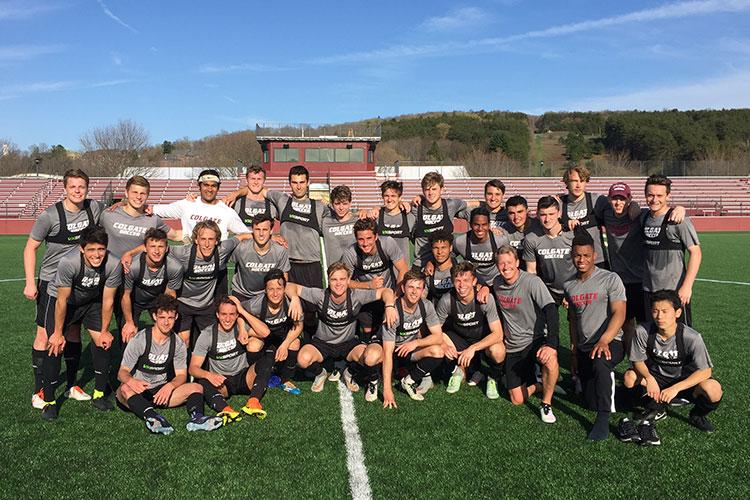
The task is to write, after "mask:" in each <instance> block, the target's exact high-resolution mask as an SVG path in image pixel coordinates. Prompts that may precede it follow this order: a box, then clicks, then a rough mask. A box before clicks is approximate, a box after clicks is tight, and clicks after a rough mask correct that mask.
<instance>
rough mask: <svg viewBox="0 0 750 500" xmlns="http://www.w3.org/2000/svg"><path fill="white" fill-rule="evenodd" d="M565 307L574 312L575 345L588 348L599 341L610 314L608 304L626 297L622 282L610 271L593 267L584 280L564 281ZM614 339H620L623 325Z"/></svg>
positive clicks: (610, 310)
mask: <svg viewBox="0 0 750 500" xmlns="http://www.w3.org/2000/svg"><path fill="white" fill-rule="evenodd" d="M564 288H565V298H567V299H568V308H569V310H572V311H573V312H574V313H575V315H576V335H577V337H578V349H579V350H580V351H582V352H589V351H591V349H593V348H594V345H595V344H596V343H597V342H599V338H600V337H601V336H602V334H603V333H604V331H605V330H606V329H607V325H608V324H609V319H610V318H611V317H612V309H611V307H610V304H611V303H612V302H617V301H623V302H624V301H625V300H626V299H625V285H623V284H622V280H621V279H620V277H619V276H618V275H617V274H616V273H613V272H611V271H605V270H604V269H600V268H598V267H594V271H593V272H592V273H591V276H589V277H588V279H587V280H586V281H581V280H579V279H577V278H576V279H572V280H570V281H566V282H565V287H564ZM614 340H622V328H621V329H620V331H618V332H617V335H616V336H615V338H614Z"/></svg>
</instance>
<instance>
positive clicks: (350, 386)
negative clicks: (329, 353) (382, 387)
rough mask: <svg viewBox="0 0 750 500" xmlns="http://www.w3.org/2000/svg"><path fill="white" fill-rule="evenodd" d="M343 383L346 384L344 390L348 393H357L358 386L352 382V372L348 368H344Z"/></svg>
mask: <svg viewBox="0 0 750 500" xmlns="http://www.w3.org/2000/svg"><path fill="white" fill-rule="evenodd" d="M344 383H345V384H346V388H347V389H349V390H350V391H352V392H358V391H359V384H358V383H357V382H356V381H355V380H354V376H353V375H352V372H350V371H349V368H344Z"/></svg>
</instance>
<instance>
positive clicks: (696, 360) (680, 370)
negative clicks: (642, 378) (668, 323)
mask: <svg viewBox="0 0 750 500" xmlns="http://www.w3.org/2000/svg"><path fill="white" fill-rule="evenodd" d="M684 328H685V329H684V331H683V340H684V343H685V360H686V363H685V365H684V366H662V365H658V364H657V365H656V366H655V367H653V368H652V370H656V371H657V372H658V373H659V374H660V375H663V376H665V377H670V378H680V379H683V378H686V377H689V376H690V374H691V373H694V372H696V371H698V370H705V369H706V368H713V367H714V365H713V363H711V357H710V356H709V355H708V349H706V344H705V343H704V342H703V337H702V336H701V334H700V333H698V332H696V331H695V330H693V329H692V328H690V327H689V326H685V327H684ZM647 349H648V330H646V328H645V327H644V325H638V326H637V327H636V329H635V337H634V338H633V343H632V345H631V346H630V361H631V362H633V363H635V362H637V361H643V362H645V361H646V360H647V359H648V356H647V354H646V351H647ZM653 355H654V356H655V357H658V358H663V359H665V360H670V359H672V360H673V359H675V358H677V355H678V354H677V335H676V334H675V335H672V336H671V337H670V338H668V339H666V340H664V339H662V338H661V337H660V336H659V335H658V334H657V335H656V341H655V342H654V352H653Z"/></svg>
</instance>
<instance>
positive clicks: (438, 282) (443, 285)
mask: <svg viewBox="0 0 750 500" xmlns="http://www.w3.org/2000/svg"><path fill="white" fill-rule="evenodd" d="M452 270H453V267H452V266H451V267H449V268H448V269H442V270H441V269H438V268H437V266H435V271H433V273H432V276H431V277H430V276H428V277H427V283H428V287H429V288H428V290H427V292H428V297H429V298H430V300H432V304H433V305H437V303H438V301H439V300H440V297H442V296H443V295H445V294H446V293H448V292H449V291H450V290H452V289H453V276H451V271H452ZM430 284H432V286H429V285H430ZM433 287H434V290H433Z"/></svg>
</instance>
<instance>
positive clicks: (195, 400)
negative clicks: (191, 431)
mask: <svg viewBox="0 0 750 500" xmlns="http://www.w3.org/2000/svg"><path fill="white" fill-rule="evenodd" d="M185 410H187V414H188V415H190V418H197V417H202V416H203V394H201V393H200V392H194V393H192V394H191V395H189V396H188V397H187V402H186V403H185Z"/></svg>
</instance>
